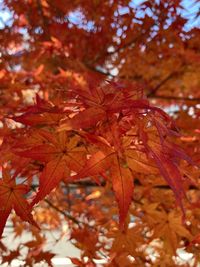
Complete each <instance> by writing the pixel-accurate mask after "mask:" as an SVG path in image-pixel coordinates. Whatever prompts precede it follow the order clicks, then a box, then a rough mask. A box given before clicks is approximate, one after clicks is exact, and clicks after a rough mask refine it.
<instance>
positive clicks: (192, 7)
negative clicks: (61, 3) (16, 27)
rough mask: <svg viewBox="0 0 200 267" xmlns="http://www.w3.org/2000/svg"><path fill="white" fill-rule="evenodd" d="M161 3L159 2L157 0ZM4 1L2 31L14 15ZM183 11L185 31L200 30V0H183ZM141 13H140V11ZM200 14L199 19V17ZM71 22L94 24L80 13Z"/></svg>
mask: <svg viewBox="0 0 200 267" xmlns="http://www.w3.org/2000/svg"><path fill="white" fill-rule="evenodd" d="M155 1H159V0H155ZM142 2H144V0H132V1H131V2H130V7H138V6H139V4H140V3H142ZM2 3H3V0H0V29H2V28H3V27H4V25H11V24H12V13H11V12H9V10H8V9H4V10H3V6H2ZM182 5H183V7H184V8H183V9H182V10H180V13H181V14H182V16H183V17H184V18H186V19H188V22H187V23H186V25H185V30H186V31H187V30H190V29H191V28H193V27H198V28H200V1H199V0H183V1H182ZM127 12H128V8H126V7H125V8H124V7H123V8H121V9H120V11H119V13H120V14H124V13H127ZM138 12H139V11H138ZM197 14H198V17H197ZM68 19H69V21H71V23H72V24H76V25H80V27H81V28H89V29H90V28H92V27H93V25H94V23H93V22H92V21H89V22H87V24H86V25H85V24H84V23H83V20H84V17H83V16H82V14H81V12H80V11H76V12H70V13H69V16H68Z"/></svg>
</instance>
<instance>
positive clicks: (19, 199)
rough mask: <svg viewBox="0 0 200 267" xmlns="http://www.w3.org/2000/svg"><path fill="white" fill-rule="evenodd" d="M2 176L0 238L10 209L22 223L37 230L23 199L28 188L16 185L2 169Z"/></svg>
mask: <svg viewBox="0 0 200 267" xmlns="http://www.w3.org/2000/svg"><path fill="white" fill-rule="evenodd" d="M2 175H3V177H2V179H1V180H0V202H1V205H2V207H1V208H0V237H1V235H2V233H3V229H4V226H5V224H6V221H7V219H8V216H9V214H10V213H11V210H12V209H14V210H15V212H16V214H17V215H18V216H20V218H21V219H22V220H23V221H26V222H29V223H30V224H32V225H34V226H36V227H37V228H39V226H38V225H37V223H36V222H35V221H34V219H33V216H32V214H31V205H30V204H29V203H28V202H27V200H26V199H25V198H24V195H25V194H27V193H28V192H29V188H28V186H27V185H25V184H16V182H15V180H14V179H12V178H11V177H10V175H9V174H8V172H7V171H6V170H5V169H3V173H2Z"/></svg>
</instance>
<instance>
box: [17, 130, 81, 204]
mask: <svg viewBox="0 0 200 267" xmlns="http://www.w3.org/2000/svg"><path fill="white" fill-rule="evenodd" d="M40 136H41V137H42V138H39V141H38V142H37V143H36V146H34V144H33V147H31V148H30V149H28V150H21V151H19V150H16V151H15V152H16V153H17V154H18V155H20V156H23V157H27V158H31V159H34V160H39V161H41V162H44V163H45V167H44V169H43V171H42V173H41V175H40V177H39V179H40V184H39V191H38V193H37V194H36V196H35V198H34V199H33V202H32V205H34V204H36V203H38V202H39V201H40V200H42V199H43V198H44V197H45V196H46V195H48V194H49V193H50V192H51V191H52V190H53V189H54V188H55V187H56V186H57V185H58V184H59V182H60V181H61V180H62V179H63V178H65V177H70V173H71V171H75V172H78V171H79V170H80V168H81V167H82V164H83V162H82V161H83V159H84V155H85V153H86V151H85V149H84V148H82V147H77V144H78V142H79V141H80V137H79V136H74V137H71V138H70V137H69V136H68V135H67V133H66V132H64V131H63V132H60V133H55V134H51V133H50V132H48V131H46V130H42V131H40ZM44 141H45V142H46V143H45V144H43V143H44Z"/></svg>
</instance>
